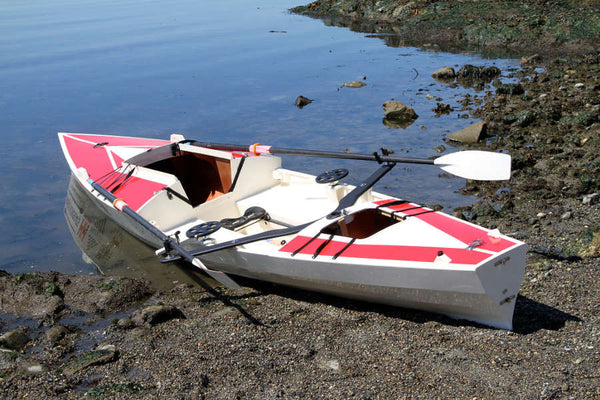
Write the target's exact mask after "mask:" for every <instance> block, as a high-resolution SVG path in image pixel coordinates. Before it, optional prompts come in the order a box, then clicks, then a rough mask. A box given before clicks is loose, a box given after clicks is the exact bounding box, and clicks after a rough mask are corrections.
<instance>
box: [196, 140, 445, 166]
mask: <svg viewBox="0 0 600 400" xmlns="http://www.w3.org/2000/svg"><path fill="white" fill-rule="evenodd" d="M193 144H194V145H195V146H200V147H206V148H209V149H219V150H227V151H244V152H250V153H255V154H281V155H293V156H305V157H321V158H339V159H346V160H364V161H378V162H395V163H405V164H407V163H408V164H429V165H431V164H433V163H434V160H433V159H428V158H412V157H394V156H385V155H374V154H360V153H345V152H341V151H323V150H306V149H288V148H283V147H273V146H265V145H259V144H254V145H250V146H245V145H237V144H225V143H210V142H197V141H194V142H193Z"/></svg>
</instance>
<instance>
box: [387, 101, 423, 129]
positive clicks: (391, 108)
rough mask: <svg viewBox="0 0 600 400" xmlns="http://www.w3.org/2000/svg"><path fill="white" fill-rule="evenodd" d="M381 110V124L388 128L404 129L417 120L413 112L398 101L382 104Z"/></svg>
mask: <svg viewBox="0 0 600 400" xmlns="http://www.w3.org/2000/svg"><path fill="white" fill-rule="evenodd" d="M383 110H384V112H385V117H384V121H383V123H384V124H385V125H386V126H389V127H394V128H395V127H400V128H406V127H407V126H409V125H411V124H412V123H413V122H414V121H415V120H416V119H417V118H419V116H418V115H417V113H416V112H415V110H413V109H412V108H410V107H409V106H407V105H405V104H402V103H401V102H399V101H391V100H390V101H386V102H385V103H383ZM386 121H387V122H388V124H386Z"/></svg>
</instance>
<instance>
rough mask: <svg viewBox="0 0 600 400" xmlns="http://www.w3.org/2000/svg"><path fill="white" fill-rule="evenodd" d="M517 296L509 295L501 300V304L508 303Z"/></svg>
mask: <svg viewBox="0 0 600 400" xmlns="http://www.w3.org/2000/svg"><path fill="white" fill-rule="evenodd" d="M515 297H517V296H515V295H514V294H513V295H512V296H508V297H507V298H505V299H504V300H502V301H500V303H498V304H500V305H503V304H506V303H510V302H511V301H513V300H514V298H515Z"/></svg>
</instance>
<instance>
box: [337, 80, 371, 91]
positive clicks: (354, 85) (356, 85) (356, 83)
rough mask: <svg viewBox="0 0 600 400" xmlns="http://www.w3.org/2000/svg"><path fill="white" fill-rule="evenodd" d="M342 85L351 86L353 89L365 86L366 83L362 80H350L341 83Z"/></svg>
mask: <svg viewBox="0 0 600 400" xmlns="http://www.w3.org/2000/svg"><path fill="white" fill-rule="evenodd" d="M342 86H343V87H348V88H353V89H358V88H361V87H363V86H367V84H366V83H364V82H361V81H351V82H346V83H342Z"/></svg>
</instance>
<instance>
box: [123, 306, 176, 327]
mask: <svg viewBox="0 0 600 400" xmlns="http://www.w3.org/2000/svg"><path fill="white" fill-rule="evenodd" d="M175 318H182V319H183V318H185V315H183V313H182V312H181V311H180V310H179V309H178V308H177V307H174V306H170V305H152V306H147V307H144V308H142V309H140V310H136V311H135V312H134V313H133V316H132V317H131V320H132V321H133V323H134V324H136V325H138V326H142V325H146V326H154V325H157V324H160V323H162V322H166V321H169V320H172V319H175Z"/></svg>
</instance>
